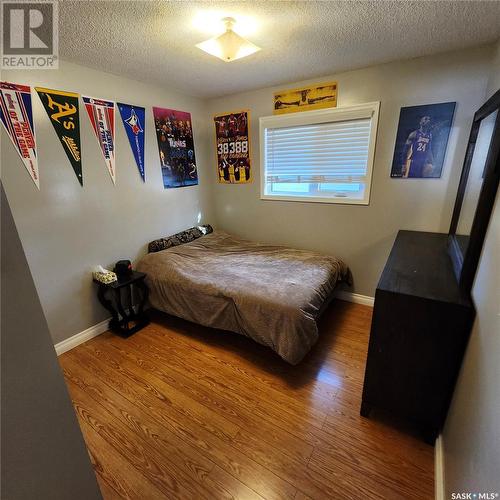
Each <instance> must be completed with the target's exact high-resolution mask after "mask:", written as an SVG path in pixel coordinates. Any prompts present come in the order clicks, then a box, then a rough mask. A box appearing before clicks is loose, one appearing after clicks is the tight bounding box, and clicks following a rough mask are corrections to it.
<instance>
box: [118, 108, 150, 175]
mask: <svg viewBox="0 0 500 500" xmlns="http://www.w3.org/2000/svg"><path fill="white" fill-rule="evenodd" d="M118 109H119V110H120V115H121V117H122V122H123V126H124V127H125V132H127V137H128V142H129V143H130V147H131V148H132V154H133V155H134V159H135V163H136V165H137V168H138V169H139V174H140V175H141V178H142V180H143V182H145V181H146V178H145V172H144V127H145V116H146V110H145V109H144V108H141V107H140V106H132V105H131V104H123V103H121V102H119V103H118Z"/></svg>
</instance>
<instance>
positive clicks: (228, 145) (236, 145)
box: [214, 110, 252, 184]
mask: <svg viewBox="0 0 500 500" xmlns="http://www.w3.org/2000/svg"><path fill="white" fill-rule="evenodd" d="M214 124H215V146H216V152H217V174H218V178H219V182H220V183H222V184H244V183H246V182H251V181H252V177H251V169H250V137H249V132H248V131H249V112H248V111H247V110H244V111H236V112H233V113H226V114H223V115H217V116H214Z"/></svg>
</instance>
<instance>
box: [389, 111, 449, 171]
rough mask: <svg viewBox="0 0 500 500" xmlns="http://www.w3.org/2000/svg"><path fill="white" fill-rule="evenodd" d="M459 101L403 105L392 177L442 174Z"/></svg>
mask: <svg viewBox="0 0 500 500" xmlns="http://www.w3.org/2000/svg"><path fill="white" fill-rule="evenodd" d="M455 105H456V103H455V102H444V103H441V104H426V105H423V106H409V107H406V108H401V112H400V115H399V125H398V133H397V136H396V146H395V148H394V158H393V160H392V168H391V177H394V178H402V179H406V178H413V179H420V178H428V179H433V178H434V179H436V178H439V177H441V171H442V170H443V163H444V157H445V154H446V146H447V145H448V137H449V135H450V130H451V125H452V122H453V115H454V113H455Z"/></svg>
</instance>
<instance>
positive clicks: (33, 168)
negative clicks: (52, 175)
mask: <svg viewBox="0 0 500 500" xmlns="http://www.w3.org/2000/svg"><path fill="white" fill-rule="evenodd" d="M0 119H1V120H2V123H3V126H4V127H5V130H6V131H7V134H9V137H10V140H11V141H12V144H14V147H15V148H16V151H17V152H18V154H19V156H20V157H21V160H22V161H23V163H24V166H25V167H26V170H27V171H28V173H29V174H30V176H31V178H32V179H33V182H34V183H35V186H36V187H37V188H38V189H40V178H39V176H38V162H37V156H36V140H35V127H34V124H33V108H32V105H31V89H30V87H27V86H26V85H16V84H14V83H7V82H0Z"/></svg>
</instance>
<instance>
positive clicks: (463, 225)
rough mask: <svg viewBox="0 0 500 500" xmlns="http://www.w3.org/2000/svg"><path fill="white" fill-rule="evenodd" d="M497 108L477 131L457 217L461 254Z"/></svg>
mask: <svg viewBox="0 0 500 500" xmlns="http://www.w3.org/2000/svg"><path fill="white" fill-rule="evenodd" d="M497 114H498V110H497V111H494V112H493V113H491V114H490V115H488V116H487V117H486V118H485V119H484V120H482V121H481V124H480V125H479V132H478V135H477V139H476V144H475V147H474V152H473V155H472V158H471V162H470V169H469V175H468V179H467V184H466V186H465V192H464V199H463V201H462V207H461V210H460V215H459V217H458V222H457V229H456V232H455V236H456V239H457V243H458V245H459V247H460V250H461V252H462V254H463V255H465V252H466V251H467V247H468V245H469V239H470V233H471V229H472V223H473V221H474V215H475V213H476V207H477V203H478V201H479V194H480V192H481V187H482V185H483V181H484V174H485V166H486V158H487V157H488V151H489V149H490V144H491V140H492V138H493V130H494V128H495V120H496V117H497Z"/></svg>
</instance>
